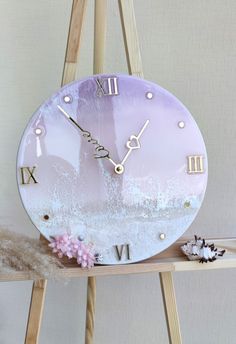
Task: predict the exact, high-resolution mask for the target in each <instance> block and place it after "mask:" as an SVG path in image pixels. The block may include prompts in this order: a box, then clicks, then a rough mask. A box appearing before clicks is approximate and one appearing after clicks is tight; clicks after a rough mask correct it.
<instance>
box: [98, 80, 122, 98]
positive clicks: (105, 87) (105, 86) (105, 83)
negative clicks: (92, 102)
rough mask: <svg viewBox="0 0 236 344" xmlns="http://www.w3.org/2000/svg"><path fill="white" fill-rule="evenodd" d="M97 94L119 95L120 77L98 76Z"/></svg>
mask: <svg viewBox="0 0 236 344" xmlns="http://www.w3.org/2000/svg"><path fill="white" fill-rule="evenodd" d="M96 83H97V96H98V97H102V96H117V95H118V94H119V89H118V78H117V77H111V78H100V79H99V78H97V79H96Z"/></svg>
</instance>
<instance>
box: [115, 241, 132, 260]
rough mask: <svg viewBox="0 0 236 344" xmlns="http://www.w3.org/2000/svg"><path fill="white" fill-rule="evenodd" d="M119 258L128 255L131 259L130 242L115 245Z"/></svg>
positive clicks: (127, 257)
mask: <svg viewBox="0 0 236 344" xmlns="http://www.w3.org/2000/svg"><path fill="white" fill-rule="evenodd" d="M114 248H115V251H116V255H117V258H118V260H122V259H123V256H124V255H126V259H128V260H130V259H131V258H130V249H129V244H124V245H115V246H114Z"/></svg>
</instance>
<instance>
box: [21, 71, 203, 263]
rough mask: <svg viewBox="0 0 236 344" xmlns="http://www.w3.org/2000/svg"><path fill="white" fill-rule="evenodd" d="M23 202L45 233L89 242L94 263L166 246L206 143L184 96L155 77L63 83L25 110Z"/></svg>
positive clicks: (196, 201) (195, 182)
mask: <svg viewBox="0 0 236 344" xmlns="http://www.w3.org/2000/svg"><path fill="white" fill-rule="evenodd" d="M17 180H18V185H19V192H20V195H21V199H22V202H23V205H24V207H25V209H26V211H27V213H28V215H29V216H30V218H31V220H32V222H33V223H34V225H35V226H36V227H37V228H38V229H39V231H40V232H41V233H42V234H43V235H44V236H45V237H46V238H47V239H50V236H55V235H60V234H63V233H66V232H68V233H70V234H72V235H74V236H77V237H79V238H80V240H84V241H85V242H92V243H93V244H94V247H95V249H96V251H97V252H99V254H101V255H102V257H103V261H102V264H121V263H132V262H137V261H140V260H143V259H146V258H149V257H151V256H153V255H155V254H157V253H159V252H160V251H162V250H164V249H166V248H167V247H168V246H170V245H171V244H172V243H173V242H174V241H176V240H177V239H178V238H179V237H180V236H181V235H182V234H183V233H184V232H185V231H186V229H187V228H188V227H189V226H190V224H191V223H192V222H193V220H194V218H195V216H196V214H197V212H198V210H199V208H200V206H201V203H202V200H203V197H204V193H205V189H206V184H207V153H206V148H205V145H204V141H203V138H202V135H201V133H200V130H199V128H198V126H197V124H196V122H195V121H194V119H193V118H192V116H191V115H190V113H189V112H188V110H187V109H186V108H185V107H184V105H183V104H182V103H181V102H180V101H179V100H178V99H177V98H175V97H174V96H173V95H172V94H170V93H169V92H168V91H166V90H165V89H163V88H161V87H160V86H158V85H156V84H154V83H152V82H149V81H146V80H143V79H139V78H136V77H132V76H128V75H120V74H115V75H114V74H112V75H94V76H91V77H89V78H86V79H84V80H81V81H75V82H73V83H71V84H68V85H66V86H64V87H63V88H61V89H60V90H59V91H58V92H56V93H55V94H54V95H53V96H52V97H51V98H49V99H48V100H47V101H46V102H45V103H43V104H42V105H41V106H40V108H39V109H38V110H37V111H36V112H35V113H34V115H33V116H32V118H31V119H30V121H29V123H28V125H27V127H26V129H25V131H24V134H23V137H22V140H21V143H20V146H19V151H18V157H17Z"/></svg>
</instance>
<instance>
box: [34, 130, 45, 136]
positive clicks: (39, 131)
mask: <svg viewBox="0 0 236 344" xmlns="http://www.w3.org/2000/svg"><path fill="white" fill-rule="evenodd" d="M34 132H35V134H36V135H37V136H39V135H41V134H42V132H43V131H42V129H41V128H36V129H35V131H34Z"/></svg>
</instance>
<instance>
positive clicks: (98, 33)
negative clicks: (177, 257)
mask: <svg viewBox="0 0 236 344" xmlns="http://www.w3.org/2000/svg"><path fill="white" fill-rule="evenodd" d="M106 24H107V1H106V0H96V1H95V6H94V50H93V73H94V74H99V73H102V72H103V67H104V55H105V42H106ZM95 304H96V278H95V277H89V278H88V286H87V309H86V330H85V344H93V337H94V320H95Z"/></svg>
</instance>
